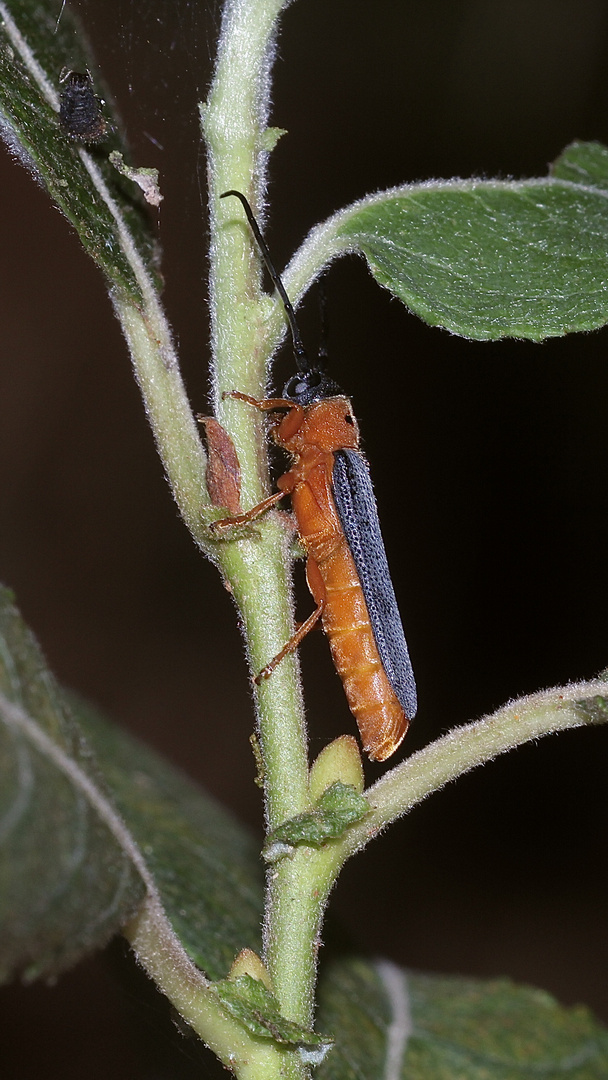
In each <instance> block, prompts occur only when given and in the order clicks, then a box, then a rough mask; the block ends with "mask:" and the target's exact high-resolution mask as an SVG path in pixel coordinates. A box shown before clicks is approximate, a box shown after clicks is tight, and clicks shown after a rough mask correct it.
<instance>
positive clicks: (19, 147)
mask: <svg viewBox="0 0 608 1080" xmlns="http://www.w3.org/2000/svg"><path fill="white" fill-rule="evenodd" d="M60 12H61V17H60V18H58V16H59V14H60ZM64 68H68V69H73V70H77V71H81V72H85V71H86V70H87V68H88V69H89V70H91V71H92V72H93V75H94V88H95V90H96V92H97V93H98V94H99V92H100V91H101V86H100V84H99V79H98V78H95V69H94V65H93V62H92V59H91V57H90V55H88V52H87V50H86V48H85V46H84V43H83V39H82V35H81V33H80V28H79V25H78V23H77V21H76V20H75V18H74V16H73V15H71V14H70V11H69V9H68V8H63V7H62V0H0V136H2V138H3V139H4V141H5V143H6V144H7V146H8V149H9V151H10V152H11V153H12V154H13V155H14V156H15V157H16V158H17V159H18V160H19V161H21V163H22V164H23V165H24V166H25V167H26V168H27V169H28V170H29V172H30V173H31V175H32V176H33V177H34V179H36V180H37V181H38V182H39V183H40V184H41V185H42V187H44V188H45V189H46V190H47V191H48V193H49V195H50V196H51V198H52V199H53V201H54V202H55V203H56V205H57V206H58V207H59V208H60V210H62V212H63V213H64V214H65V216H66V217H67V218H68V220H69V221H70V222H71V223H72V225H73V226H74V227H75V229H76V231H77V232H78V235H79V236H80V239H81V241H82V243H83V245H84V247H85V249H86V250H87V251H88V252H89V254H90V255H91V256H92V257H93V259H94V260H95V261H96V262H97V263H98V265H99V266H100V267H101V268H102V270H103V271H104V272H105V274H106V275H107V277H108V279H109V280H110V282H111V284H112V285H114V286H115V287H117V288H119V289H120V290H122V291H124V292H125V293H126V294H127V295H128V296H129V297H130V298H131V299H133V300H135V301H136V302H140V300H141V296H142V291H141V279H139V280H138V273H137V272H136V270H135V269H134V266H135V263H136V262H137V260H141V265H142V267H145V268H146V269H147V270H148V272H153V262H154V259H153V255H154V243H153V238H152V233H151V229H150V224H149V220H148V215H147V213H146V212H145V210H144V209H143V199H142V197H141V192H139V190H138V188H137V187H136V185H134V184H133V183H131V182H130V181H129V180H127V179H125V177H122V176H120V174H119V173H118V172H117V170H116V169H115V168H114V167H113V166H112V165H111V164H110V162H109V160H108V155H109V154H110V152H111V151H112V150H119V151H121V152H122V153H123V155H124V156H125V158H127V159H128V157H129V155H128V151H127V148H126V146H125V144H124V141H123V139H122V136H121V134H120V122H119V120H118V118H117V116H116V115H112V113H111V109H110V105H109V104H108V102H107V97H108V95H107V94H106V93H104V94H103V97H104V98H106V103H105V105H104V107H103V112H104V116H105V117H106V119H108V121H109V131H108V137H107V139H105V140H104V141H103V142H102V143H100V144H99V145H97V146H94V147H88V148H85V147H84V146H83V144H81V143H77V142H72V141H71V140H70V139H69V138H68V137H67V135H66V134H65V133H64V132H63V131H62V129H61V128H60V126H59V116H58V108H59V94H60V91H61V86H60V84H59V77H60V74H61V72H62V70H63V69H64ZM141 164H144V165H145V162H143V163H141ZM125 244H126V245H127V247H128V246H131V254H130V256H128V255H127V251H126V250H125Z"/></svg>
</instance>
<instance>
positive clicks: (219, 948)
mask: <svg viewBox="0 0 608 1080" xmlns="http://www.w3.org/2000/svg"><path fill="white" fill-rule="evenodd" d="M78 717H79V720H80V722H81V724H82V726H83V729H84V731H85V733H86V736H87V739H88V740H89V742H90V743H91V745H92V747H93V749H94V751H95V754H96V756H97V759H98V761H99V762H100V765H101V768H102V769H103V773H104V776H105V778H106V782H107V784H108V787H109V789H110V791H111V793H112V796H113V798H114V801H115V803H116V805H117V806H118V808H119V810H120V812H121V814H122V815H123V817H124V819H125V821H126V822H127V824H128V826H129V829H130V831H131V833H132V835H133V836H134V838H135V840H136V841H137V843H138V845H139V847H140V849H141V851H142V852H143V855H144V857H145V860H146V865H147V867H148V869H149V871H150V873H151V875H152V877H153V879H154V883H155V885H156V888H157V889H158V892H159V894H160V897H161V900H162V903H163V907H164V910H165V912H166V914H167V916H168V918H169V921H170V923H171V925H172V926H173V929H174V930H175V932H176V934H177V936H178V937H179V939H180V941H181V943H182V945H183V946H184V948H185V950H186V952H187V953H188V955H189V956H190V958H191V959H192V960H193V961H194V963H195V964H197V965H198V967H200V968H202V969H203V970H204V971H205V973H206V974H207V975H208V976H209V978H211V979H221V978H223V977H224V976H225V975H226V973H227V971H228V970H229V969H230V966H231V964H232V961H233V960H234V957H235V956H236V954H237V953H238V952H239V951H240V950H241V949H242V948H244V947H248V948H251V949H253V950H255V951H256V952H258V953H260V952H261V950H262V945H261V939H260V924H261V918H262V915H261V913H262V911H263V875H262V864H261V860H260V853H259V848H258V846H257V845H256V844H255V842H254V840H253V838H252V836H251V834H250V833H249V832H247V831H246V830H245V829H243V828H242V826H240V825H239V824H238V823H237V822H236V821H235V819H234V818H233V817H232V816H231V815H230V814H229V813H228V811H226V810H224V809H223V808H222V807H221V806H220V805H219V803H217V802H215V800H214V799H212V798H210V796H208V795H206V794H205V793H204V792H203V791H201V789H200V788H199V787H198V786H197V785H196V784H194V783H193V782H192V780H190V779H188V777H187V776H186V775H185V774H184V773H182V772H181V771H180V770H179V769H176V768H174V767H173V766H172V765H169V764H168V763H167V762H165V761H163V760H162V758H160V757H159V756H158V754H155V753H154V752H153V751H152V750H150V749H149V748H148V747H147V746H145V745H144V744H143V743H141V742H139V741H138V740H137V739H134V738H132V737H131V736H129V735H127V733H126V732H124V731H122V730H121V729H120V728H118V727H114V726H113V725H110V724H108V723H107V722H105V721H103V720H101V719H100V717H99V716H98V715H96V714H95V713H94V712H93V711H92V710H90V709H88V708H85V707H84V706H82V705H81V706H80V708H79V711H78Z"/></svg>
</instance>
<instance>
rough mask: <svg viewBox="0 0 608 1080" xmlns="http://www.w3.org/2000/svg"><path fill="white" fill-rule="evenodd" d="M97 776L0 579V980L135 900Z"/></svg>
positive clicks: (138, 884) (35, 967) (137, 885)
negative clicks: (0, 587)
mask: <svg viewBox="0 0 608 1080" xmlns="http://www.w3.org/2000/svg"><path fill="white" fill-rule="evenodd" d="M114 823H117V824H120V823H118V822H117V815H116V811H115V810H114V808H113V807H112V805H111V801H110V799H109V797H108V792H107V789H106V787H105V783H104V781H103V778H102V776H101V774H100V772H99V770H98V768H97V765H96V763H95V760H94V758H93V756H92V754H91V752H90V749H89V747H88V746H87V744H86V743H85V741H84V739H83V738H82V733H81V731H80V729H79V727H78V725H77V724H76V723H75V721H74V718H73V715H72V713H71V710H70V708H69V706H68V705H67V703H66V701H65V698H64V696H63V694H62V693H61V690H60V689H59V687H58V686H57V684H56V682H55V680H54V679H53V677H52V675H51V674H50V672H49V671H48V669H47V667H46V665H45V663H44V660H43V658H42V655H41V653H40V650H39V648H38V646H37V644H36V642H35V640H34V638H33V636H32V634H31V633H30V631H29V630H28V629H27V627H26V626H25V624H24V623H23V621H22V619H21V618H20V616H19V613H18V612H17V610H16V608H15V606H14V604H13V602H12V597H11V594H10V593H9V592H8V590H6V589H0V981H5V980H7V979H9V978H11V977H13V976H14V975H16V974H19V973H22V974H23V975H24V977H25V978H26V979H33V978H36V977H37V976H39V975H46V976H53V975H56V974H57V973H58V972H59V971H61V970H62V969H64V968H66V967H69V966H70V965H71V964H73V963H75V962H76V961H77V960H78V959H80V957H81V956H84V955H86V954H87V953H89V952H91V950H93V949H96V948H99V947H100V946H102V945H104V944H105V943H106V941H108V939H109V938H110V937H111V936H112V934H113V933H115V932H116V930H117V929H118V927H119V926H120V925H121V924H122V923H124V922H125V921H126V919H127V918H128V917H129V916H130V915H131V914H132V913H133V912H134V911H135V910H136V908H137V906H138V903H139V901H140V900H141V898H142V896H143V894H144V891H145V890H144V884H143V881H142V879H141V876H140V875H139V873H138V872H137V870H136V868H135V866H134V865H133V862H132V859H131V858H130V856H129V854H128V853H127V852H126V851H125V849H124V847H123V845H122V844H121V843H120V841H119V840H118V839H117V836H116V833H115V831H113V828H112V826H113V824H114Z"/></svg>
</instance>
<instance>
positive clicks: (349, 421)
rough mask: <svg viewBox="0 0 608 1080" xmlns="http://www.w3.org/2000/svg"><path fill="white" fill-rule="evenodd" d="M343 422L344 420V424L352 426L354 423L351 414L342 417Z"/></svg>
mask: <svg viewBox="0 0 608 1080" xmlns="http://www.w3.org/2000/svg"><path fill="white" fill-rule="evenodd" d="M344 420H345V422H346V423H347V424H354V422H355V421H354V418H353V417H352V416H351V414H350V413H347V414H346V416H345V417H344Z"/></svg>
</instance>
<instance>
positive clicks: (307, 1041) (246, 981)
mask: <svg viewBox="0 0 608 1080" xmlns="http://www.w3.org/2000/svg"><path fill="white" fill-rule="evenodd" d="M215 989H216V990H217V993H218V995H219V998H220V1000H221V1002H222V1004H223V1005H224V1006H225V1007H226V1009H227V1010H228V1012H229V1013H230V1014H231V1016H234V1017H235V1018H236V1019H237V1020H240V1022H241V1023H242V1024H243V1025H244V1026H245V1027H246V1028H247V1030H248V1031H250V1032H251V1034H252V1035H256V1036H257V1037H258V1038H261V1039H273V1040H274V1042H278V1043H281V1044H284V1045H286V1046H304V1047H310V1048H317V1049H320V1048H322V1047H325V1048H329V1046H330V1045H331V1043H332V1042H333V1040H332V1039H328V1038H326V1037H325V1036H323V1035H317V1034H316V1032H314V1031H309V1030H308V1029H307V1028H303V1027H301V1026H300V1025H299V1024H294V1023H293V1021H292V1020H287V1018H286V1017H284V1016H282V1015H281V1011H280V1009H279V1004H278V1001H277V999H276V998H275V996H274V994H272V993H271V992H270V990H268V989H267V988H266V987H265V986H264V983H262V982H260V981H259V979H254V978H252V976H251V975H239V976H238V978H236V979H225V980H224V981H223V982H220V983H216V986H215Z"/></svg>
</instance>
